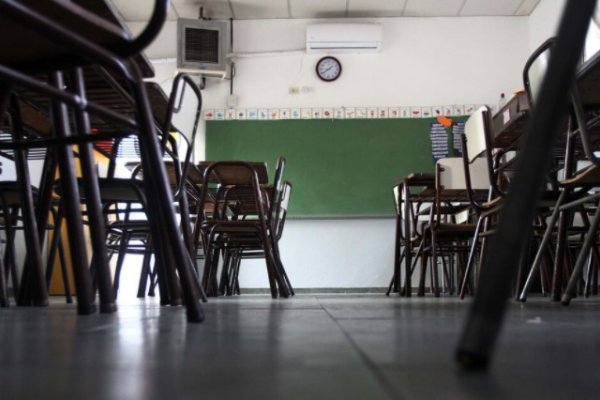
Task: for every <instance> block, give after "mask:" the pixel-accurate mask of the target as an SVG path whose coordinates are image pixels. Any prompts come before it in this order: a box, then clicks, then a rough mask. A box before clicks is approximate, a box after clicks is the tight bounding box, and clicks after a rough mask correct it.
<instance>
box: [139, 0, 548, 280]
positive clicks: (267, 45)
mask: <svg viewBox="0 0 600 400" xmlns="http://www.w3.org/2000/svg"><path fill="white" fill-rule="evenodd" d="M546 1H551V0H546ZM542 2H543V3H544V2H545V1H544V0H543V1H542ZM369 21H372V22H378V23H381V24H382V26H383V50H382V51H381V52H380V53H377V54H360V55H356V54H354V55H353V54H340V55H337V56H338V58H339V59H340V61H341V62H342V64H343V73H342V76H341V77H340V79H338V80H337V81H335V82H333V83H324V82H321V81H319V80H318V79H317V78H316V76H315V73H314V68H315V63H316V61H317V59H318V58H319V57H320V55H316V54H306V53H305V52H304V51H298V50H299V49H303V48H304V35H305V28H306V25H307V24H309V23H312V22H315V21H310V20H261V21H236V22H235V25H234V39H235V40H234V50H235V52H238V53H243V54H242V56H240V57H238V58H237V60H236V64H237V75H236V77H235V80H234V93H235V94H236V95H237V96H238V97H239V104H238V107H241V108H242V107H243V108H251V107H256V108H260V107H264V108H269V107H339V106H365V107H368V106H435V105H449V104H489V105H494V104H495V103H496V101H497V99H498V97H499V94H500V93H501V92H506V93H509V94H510V93H512V92H513V91H515V90H518V89H520V88H521V87H522V82H521V69H522V66H523V64H524V62H525V60H526V58H527V56H528V55H529V53H530V45H529V44H530V41H531V40H532V39H530V36H531V35H532V29H531V27H530V21H529V18H528V17H508V18H507V17H488V18H482V17H471V18H387V19H378V20H369ZM320 22H331V21H320ZM539 25H540V26H541V25H542V23H541V22H540V23H539ZM165 29H166V30H165V33H164V34H163V36H162V37H161V40H159V41H158V42H157V43H156V44H154V45H153V47H152V48H151V49H150V50H149V52H148V54H149V56H150V58H174V57H175V48H176V46H175V42H174V33H173V32H174V24H172V23H171V24H168V25H167V26H166V28H165ZM132 30H133V31H135V30H136V27H135V26H134V27H132ZM538 31H541V28H537V27H536V28H535V32H536V35H537V34H538ZM540 34H541V33H540ZM283 50H289V51H288V52H282V53H276V52H280V51H283ZM255 52H263V53H265V52H266V53H267V54H254V55H250V54H248V53H255ZM156 67H157V79H158V80H159V81H160V82H162V83H168V80H169V78H170V77H172V75H173V71H174V64H173V63H172V62H170V63H165V62H164V60H163V62H162V63H160V64H157V65H156ZM290 87H297V88H300V89H302V88H304V89H305V90H304V91H303V90H300V93H299V94H290V90H289V89H290ZM228 93H229V82H228V81H215V80H211V81H209V82H208V85H207V87H206V89H205V90H204V91H203V96H204V101H205V103H204V105H205V108H225V105H226V97H227V95H228ZM201 138H202V136H201ZM201 138H200V141H201V143H200V144H199V148H198V152H197V155H198V158H202V157H203V154H204V148H203V143H202V139H201ZM399 178H400V177H399ZM390 196H391V188H390ZM291 201H293V198H292V200H291ZM393 242H394V220H393V219H350V220H327V219H325V220H289V221H288V222H287V224H286V229H285V232H284V237H283V239H282V243H281V252H282V257H283V261H284V263H285V265H286V269H287V271H288V274H289V276H290V278H291V280H292V283H293V285H294V286H295V287H299V288H336V287H337V288H347V287H374V286H375V287H383V286H386V285H387V284H388V283H389V279H390V277H391V273H392V266H393V252H394V247H393ZM240 278H241V285H242V287H246V288H255V287H265V286H266V285H267V278H266V272H265V266H264V262H263V261H257V260H251V261H245V264H244V265H243V267H242V272H241V277H240Z"/></svg>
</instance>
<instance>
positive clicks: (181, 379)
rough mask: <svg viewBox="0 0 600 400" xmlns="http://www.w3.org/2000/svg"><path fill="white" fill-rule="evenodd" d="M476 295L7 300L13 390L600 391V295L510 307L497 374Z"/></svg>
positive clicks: (398, 395) (4, 393)
mask: <svg viewBox="0 0 600 400" xmlns="http://www.w3.org/2000/svg"><path fill="white" fill-rule="evenodd" d="M467 308H468V302H461V301H459V300H457V299H455V298H443V299H432V298H425V299H417V298H413V299H409V300H407V299H401V298H398V297H390V298H386V297H384V296H383V295H337V296H334V295H300V296H296V297H295V298H293V299H289V300H275V301H273V300H271V299H270V298H268V297H266V296H249V295H244V296H242V297H237V298H228V299H216V300H214V299H213V300H211V301H210V302H209V303H208V304H206V305H205V310H206V314H207V317H206V321H205V322H204V323H203V324H199V325H189V324H187V323H186V322H185V313H184V311H183V309H181V308H175V309H171V308H161V307H160V306H158V304H157V303H156V302H155V301H152V300H146V301H141V302H139V303H137V302H131V303H129V304H121V305H120V310H119V312H118V313H117V314H115V315H93V316H87V317H77V316H76V315H75V310H74V308H73V306H67V305H63V304H60V303H54V304H52V306H51V307H49V308H46V309H36V308H27V309H18V308H16V307H12V308H10V309H2V310H0V398H1V399H3V400H6V399H36V398H39V399H42V398H43V399H59V398H61V399H159V398H160V399H195V398H204V399H234V398H235V399H238V398H242V399H436V398H439V399H483V398H485V399H508V398H513V399H521V398H526V397H528V398H534V399H537V398H546V399H553V398H556V399H563V398H571V397H574V396H577V397H579V398H583V399H587V398H597V396H598V392H599V391H600V379H599V378H600V376H599V375H600V372H599V369H598V368H597V363H598V359H599V355H600V318H599V317H598V312H599V311H600V299H594V300H584V299H576V300H575V301H574V302H573V304H572V306H571V307H569V308H565V307H563V306H561V305H559V304H551V303H550V302H549V301H548V300H547V299H532V300H531V301H530V302H529V303H527V304H525V305H520V304H515V303H513V304H512V305H511V311H510V313H509V317H508V320H507V324H506V326H505V330H504V332H503V335H502V336H501V340H500V345H499V348H498V352H497V357H496V360H495V363H494V365H493V367H492V369H491V370H490V371H489V373H488V374H476V375H470V374H464V373H462V372H460V371H459V370H458V369H457V368H456V367H455V365H454V362H453V359H452V353H453V348H454V346H455V344H456V340H457V335H458V333H459V331H460V328H461V327H462V324H463V319H464V315H465V312H466V311H467Z"/></svg>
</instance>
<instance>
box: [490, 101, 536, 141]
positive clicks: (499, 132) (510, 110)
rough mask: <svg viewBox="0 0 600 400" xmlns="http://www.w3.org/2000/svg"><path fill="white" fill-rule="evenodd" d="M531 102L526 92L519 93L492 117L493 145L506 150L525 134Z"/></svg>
mask: <svg viewBox="0 0 600 400" xmlns="http://www.w3.org/2000/svg"><path fill="white" fill-rule="evenodd" d="M529 108H530V107H529V100H528V99H527V93H525V92H524V91H521V92H517V93H515V95H514V96H513V97H511V98H510V99H509V100H508V101H507V102H506V104H505V105H504V106H503V107H502V108H500V110H498V112H496V114H494V116H493V117H492V132H491V133H492V145H493V146H494V147H495V148H498V147H500V148H505V147H508V146H510V145H512V144H513V143H514V142H515V141H516V140H517V139H518V138H519V137H520V136H521V135H522V134H523V133H525V129H526V126H527V121H528V120H529Z"/></svg>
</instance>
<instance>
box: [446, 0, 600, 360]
mask: <svg viewBox="0 0 600 400" xmlns="http://www.w3.org/2000/svg"><path fill="white" fill-rule="evenodd" d="M595 4H596V1H595V0H570V1H569V2H568V3H567V4H566V6H565V9H564V11H563V15H562V18H561V21H560V25H559V29H558V35H557V39H556V45H555V47H554V49H553V51H552V54H551V56H550V61H549V64H548V70H547V73H546V75H545V76H544V80H543V83H542V87H541V90H540V93H539V97H538V98H537V99H538V100H537V102H536V106H535V108H534V109H533V112H532V116H531V122H530V125H529V128H528V131H527V135H526V137H525V138H524V146H523V150H522V153H521V155H520V157H519V159H518V161H517V167H516V171H515V174H514V180H513V183H512V185H511V187H510V189H509V192H508V195H507V198H506V204H505V207H504V211H503V213H502V216H501V220H500V223H499V225H498V229H497V231H496V234H495V235H494V237H493V238H492V240H491V242H490V247H489V251H487V252H486V256H485V258H484V260H483V263H482V268H481V278H480V283H479V287H478V290H477V293H476V296H475V300H474V302H473V304H472V307H471V310H470V313H469V316H468V319H467V324H466V327H465V329H464V331H463V334H462V337H461V338H460V342H459V344H458V349H457V359H458V363H459V364H460V366H461V367H462V368H464V369H467V370H481V369H485V368H486V367H487V366H488V365H489V362H490V359H491V357H492V352H493V349H494V345H495V343H496V339H497V337H498V333H499V331H500V328H501V327H502V321H503V317H504V314H505V309H506V301H507V298H508V294H509V291H510V283H511V279H512V278H513V276H514V274H515V271H516V270H517V267H518V264H519V257H520V253H519V252H516V251H514V249H520V248H521V247H522V243H524V242H525V241H527V240H529V237H530V234H531V229H532V228H531V221H533V217H534V215H535V208H536V203H537V201H538V198H539V196H540V193H541V188H542V185H543V183H544V176H545V174H546V171H547V170H548V169H549V167H550V163H551V157H552V148H553V147H554V145H555V143H556V141H557V139H558V136H559V123H560V121H561V119H562V118H564V117H565V115H566V111H567V100H568V98H569V95H568V94H569V88H570V85H571V83H572V82H573V78H574V75H575V69H576V66H577V62H578V61H579V60H580V55H581V50H582V48H583V43H584V40H585V35H586V32H587V27H588V24H589V21H590V18H591V16H592V12H593V11H594V6H595Z"/></svg>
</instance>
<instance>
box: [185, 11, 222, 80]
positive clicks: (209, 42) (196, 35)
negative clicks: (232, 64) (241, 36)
mask: <svg viewBox="0 0 600 400" xmlns="http://www.w3.org/2000/svg"><path fill="white" fill-rule="evenodd" d="M229 44H230V42H229V29H228V25H227V22H225V21H206V20H201V19H187V18H179V19H178V20H177V70H178V71H181V72H186V73H192V74H200V75H203V76H218V77H224V76H225V75H226V73H227V54H228V53H229V51H230V50H229V47H230V46H229Z"/></svg>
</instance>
